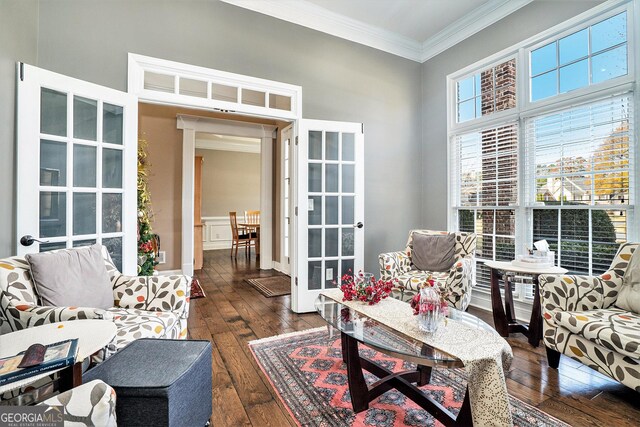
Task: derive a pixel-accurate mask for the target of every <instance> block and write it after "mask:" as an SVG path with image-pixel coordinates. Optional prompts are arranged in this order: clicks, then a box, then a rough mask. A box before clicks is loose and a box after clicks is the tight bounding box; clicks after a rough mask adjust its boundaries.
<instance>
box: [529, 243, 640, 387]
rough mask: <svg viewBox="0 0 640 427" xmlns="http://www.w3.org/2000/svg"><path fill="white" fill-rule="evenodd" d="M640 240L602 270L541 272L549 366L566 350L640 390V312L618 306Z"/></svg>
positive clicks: (557, 363) (627, 246)
mask: <svg viewBox="0 0 640 427" xmlns="http://www.w3.org/2000/svg"><path fill="white" fill-rule="evenodd" d="M639 245H640V244H638V243H625V244H623V245H621V246H620V249H618V253H617V254H616V256H615V258H614V259H613V262H612V263H611V267H610V268H609V270H607V271H606V272H605V273H603V274H601V275H600V276H575V275H564V276H553V275H540V276H539V278H538V280H539V285H540V299H541V305H542V318H543V339H544V344H545V346H546V347H547V359H548V361H549V366H551V367H552V368H557V367H558V366H559V362H560V354H564V355H566V356H569V357H571V358H572V359H575V360H577V361H579V362H581V363H584V364H585V365H587V366H589V367H590V368H592V369H595V370H597V371H599V372H602V373H603V374H605V375H607V376H609V377H611V378H613V379H615V380H616V381H619V382H621V383H622V384H624V385H626V386H627V387H630V388H632V389H634V390H635V391H639V392H640V314H638V313H633V312H629V311H626V310H623V309H620V308H618V307H616V301H617V298H618V293H619V291H620V289H621V287H622V285H623V278H624V276H625V273H626V271H627V267H628V266H629V262H630V260H631V256H632V255H633V253H634V251H635V250H637V248H638V246H639Z"/></svg>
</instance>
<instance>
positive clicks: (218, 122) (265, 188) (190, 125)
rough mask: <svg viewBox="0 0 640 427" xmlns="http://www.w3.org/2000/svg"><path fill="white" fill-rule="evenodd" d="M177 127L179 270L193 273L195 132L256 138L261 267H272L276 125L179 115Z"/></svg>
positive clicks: (187, 273)
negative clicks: (179, 146)
mask: <svg viewBox="0 0 640 427" xmlns="http://www.w3.org/2000/svg"><path fill="white" fill-rule="evenodd" d="M177 128H178V129H182V130H183V136H182V271H183V273H184V274H186V275H189V276H190V275H193V255H194V254H193V243H194V241H193V226H194V223H193V212H194V206H193V198H194V164H193V158H194V156H195V146H196V132H205V133H214V134H218V135H227V136H239V137H249V138H259V139H260V141H261V143H260V146H261V153H260V165H261V167H260V229H261V230H260V268H261V269H271V268H273V253H272V252H273V251H272V240H273V239H272V234H273V218H272V208H273V201H272V198H273V186H272V175H273V161H272V159H273V140H274V138H275V137H276V129H277V127H276V126H273V125H265V124H259V123H247V122H240V121H234V120H226V119H213V118H208V117H198V116H190V115H184V114H179V115H178V118H177Z"/></svg>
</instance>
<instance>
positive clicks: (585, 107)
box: [448, 2, 640, 302]
mask: <svg viewBox="0 0 640 427" xmlns="http://www.w3.org/2000/svg"><path fill="white" fill-rule="evenodd" d="M631 3H632V2H629V3H627V4H625V5H623V6H617V7H612V6H606V5H604V6H601V7H599V8H596V9H599V10H598V11H595V10H594V12H592V13H591V16H587V14H583V16H580V17H577V18H575V19H574V20H571V22H567V23H566V24H562V25H560V26H558V27H557V28H555V29H552V30H550V31H547V32H545V35H544V36H536V37H533V38H531V39H529V40H527V41H525V42H523V43H521V44H520V45H518V46H515V47H513V48H510V49H507V50H505V51H503V52H500V53H498V54H496V55H494V56H492V57H491V58H487V59H486V60H484V61H481V62H480V63H478V64H476V65H472V66H469V67H467V68H466V69H464V70H461V71H460V72H458V73H454V74H452V75H451V76H449V83H448V84H449V88H450V89H449V111H450V113H449V117H450V119H449V138H450V139H449V141H450V142H449V161H450V169H449V170H450V183H449V193H450V201H451V206H450V217H449V218H450V219H449V226H450V229H455V230H460V231H467V232H475V233H476V234H477V235H478V246H477V259H478V261H479V262H478V265H477V269H476V270H477V288H476V289H477V290H479V291H480V293H482V292H483V291H485V292H488V286H489V280H490V275H489V270H488V268H486V267H485V266H484V265H483V263H482V261H484V260H499V261H510V260H512V259H514V258H515V257H516V255H519V254H522V253H524V251H525V248H526V247H531V245H532V243H533V241H537V240H541V239H546V240H547V241H548V242H549V243H550V245H551V248H552V250H554V251H556V263H558V264H559V265H561V266H563V267H565V268H567V269H568V270H569V271H570V272H571V273H575V274H594V275H597V274H601V273H603V272H604V271H606V270H607V269H608V268H609V265H610V263H611V261H612V259H613V256H614V255H615V252H616V251H617V248H618V247H619V245H620V243H622V242H624V241H627V240H629V239H637V238H638V237H640V236H636V233H637V230H638V228H639V227H638V226H637V218H636V216H635V215H634V207H635V203H636V202H635V201H636V199H637V197H638V194H637V190H638V189H637V187H636V185H635V183H636V182H637V181H638V178H639V177H638V170H637V168H635V167H634V164H635V162H636V161H637V160H636V159H637V158H638V153H636V150H635V146H636V144H637V141H635V140H634V138H635V133H634V127H635V123H636V118H635V115H634V97H635V95H634V92H633V89H634V83H635V75H636V73H635V70H634V67H633V61H631V60H630V58H632V56H630V54H629V52H632V51H633V49H632V47H633V46H632V45H633V40H631V35H630V32H628V31H627V29H628V28H632V26H631V24H630V21H631V18H632V17H633V11H632V4H631ZM545 79H546V83H545ZM520 279H521V280H520V283H519V284H517V285H515V288H514V290H515V293H516V297H517V298H518V299H519V300H520V301H522V302H527V301H530V300H531V298H533V293H532V287H531V286H525V284H527V283H530V280H529V278H527V277H526V276H525V277H521V278H520Z"/></svg>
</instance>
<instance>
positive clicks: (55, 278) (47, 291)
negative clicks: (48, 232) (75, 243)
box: [25, 244, 113, 309]
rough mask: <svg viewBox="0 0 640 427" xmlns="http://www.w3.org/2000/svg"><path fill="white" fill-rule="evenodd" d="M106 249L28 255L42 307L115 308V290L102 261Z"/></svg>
mask: <svg viewBox="0 0 640 427" xmlns="http://www.w3.org/2000/svg"><path fill="white" fill-rule="evenodd" d="M101 248H102V246H101V245H99V244H95V245H92V246H88V247H83V248H77V249H76V248H74V249H63V250H61V251H55V252H42V253H39V254H28V255H27V256H26V257H25V258H26V259H27V262H28V263H29V266H30V267H31V277H32V278H33V282H34V284H35V288H36V293H37V294H38V296H39V297H40V300H41V302H42V305H45V306H53V307H92V308H102V309H107V308H111V307H113V289H112V288H111V282H110V280H109V275H108V273H107V268H106V267H105V264H104V259H103V258H102V251H101Z"/></svg>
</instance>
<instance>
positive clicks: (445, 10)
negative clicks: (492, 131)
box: [221, 0, 533, 62]
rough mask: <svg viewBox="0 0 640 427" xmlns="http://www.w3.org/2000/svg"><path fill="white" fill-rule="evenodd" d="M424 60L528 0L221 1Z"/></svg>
mask: <svg viewBox="0 0 640 427" xmlns="http://www.w3.org/2000/svg"><path fill="white" fill-rule="evenodd" d="M221 1H223V2H225V3H230V4H233V5H236V6H239V7H243V8H245V9H249V10H253V11H255V12H259V13H263V14H265V15H269V16H273V17H275V18H278V19H282V20H285V21H289V22H292V23H294V24H298V25H302V26H305V27H308V28H312V29H314V30H318V31H322V32H324V33H327V34H331V35H334V36H336V37H341V38H344V39H347V40H351V41H353V42H356V43H360V44H363V45H366V46H369V47H373V48H375V49H379V50H383V51H385V52H389V53H392V54H394V55H398V56H402V57H404V58H408V59H411V60H414V61H418V62H424V61H426V60H428V59H429V58H432V57H434V56H435V55H437V54H438V53H440V52H443V51H444V50H446V49H448V48H450V47H451V46H454V45H455V44H457V43H459V42H461V41H462V40H464V39H466V38H467V37H470V36H472V35H473V34H475V33H477V32H478V31H481V30H482V29H484V28H486V27H488V26H489V25H491V24H493V23H494V22H496V21H499V20H500V19H502V18H504V17H505V16H507V15H509V14H510V13H513V12H515V11H516V10H518V9H520V8H521V7H523V6H525V5H527V4H528V3H530V2H532V1H533V0H221Z"/></svg>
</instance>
